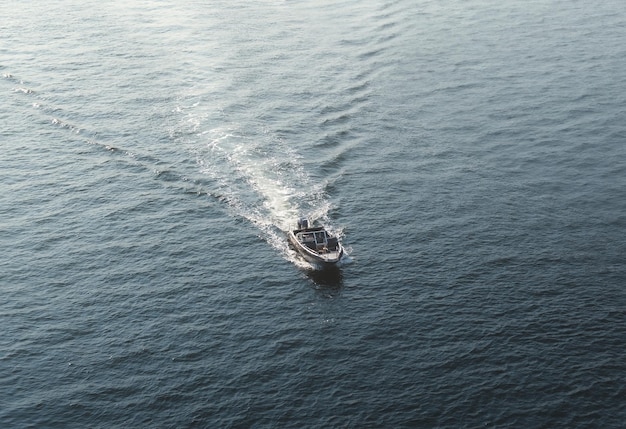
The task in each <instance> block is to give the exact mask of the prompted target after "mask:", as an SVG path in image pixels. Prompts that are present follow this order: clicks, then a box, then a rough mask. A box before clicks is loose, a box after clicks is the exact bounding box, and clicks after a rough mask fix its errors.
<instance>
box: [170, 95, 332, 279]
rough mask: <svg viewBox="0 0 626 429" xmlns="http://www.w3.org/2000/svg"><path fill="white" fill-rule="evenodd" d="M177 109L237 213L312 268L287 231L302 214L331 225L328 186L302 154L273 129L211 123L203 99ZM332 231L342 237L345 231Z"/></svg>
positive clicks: (203, 166) (205, 167)
mask: <svg viewBox="0 0 626 429" xmlns="http://www.w3.org/2000/svg"><path fill="white" fill-rule="evenodd" d="M175 112H176V113H179V114H180V115H181V120H180V122H179V127H180V128H181V129H180V130H176V133H175V134H176V135H181V136H182V137H181V138H180V140H181V141H182V142H183V143H184V145H185V147H186V148H187V149H188V150H189V151H190V152H191V153H193V154H194V155H195V157H196V161H197V163H198V165H199V166H200V171H201V172H202V173H203V174H205V175H206V176H208V177H209V178H211V179H212V180H213V181H214V182H215V185H216V186H217V187H218V189H217V192H218V193H219V195H221V196H222V197H223V198H222V200H223V201H224V202H226V203H227V204H228V206H229V209H230V210H231V211H232V213H233V214H234V215H235V216H240V217H243V218H245V219H247V220H248V221H249V222H251V223H252V224H254V225H255V226H256V227H257V228H258V229H259V236H260V237H262V238H263V239H264V240H265V241H267V242H268V244H270V245H271V246H272V247H273V248H274V249H276V250H277V251H278V252H280V254H281V255H282V256H283V257H284V258H285V259H287V260H289V261H291V262H293V263H294V264H296V265H298V266H299V267H300V268H303V269H312V268H313V267H312V266H311V265H310V264H309V263H308V262H306V261H304V260H302V259H301V258H300V257H299V255H298V254H297V253H296V252H295V251H293V250H292V249H291V248H290V247H289V245H288V241H287V238H286V232H287V231H288V230H289V228H290V227H292V226H294V224H295V220H296V219H297V218H298V217H299V216H307V217H310V218H312V219H318V220H320V221H321V222H323V223H325V224H327V225H328V224H330V222H329V218H328V212H329V210H330V209H331V204H330V202H329V201H328V198H327V196H326V194H325V192H324V189H325V186H326V184H325V183H318V182H315V181H313V180H312V179H311V177H310V176H309V175H308V174H307V173H306V170H305V168H304V165H303V164H302V157H301V156H300V155H299V154H297V153H295V152H294V151H293V149H292V148H291V147H290V146H289V144H288V143H287V142H285V141H283V140H282V139H281V138H279V137H277V136H275V135H274V134H273V133H272V132H271V131H270V130H267V129H260V130H256V129H243V127H241V126H240V125H238V124H235V123H231V124H227V125H224V126H220V127H214V126H210V125H208V123H209V122H210V120H209V119H208V117H209V115H208V114H206V113H204V112H203V111H202V106H200V105H198V103H195V104H191V105H189V106H188V107H184V106H179V107H177V108H176V109H175ZM329 229H330V230H331V231H332V232H333V233H335V234H338V235H340V236H341V235H342V231H341V229H338V228H335V227H333V226H332V225H329Z"/></svg>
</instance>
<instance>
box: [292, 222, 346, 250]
mask: <svg viewBox="0 0 626 429" xmlns="http://www.w3.org/2000/svg"><path fill="white" fill-rule="evenodd" d="M296 238H297V239H298V241H299V242H300V243H302V244H303V245H304V246H306V247H308V248H309V249H311V250H314V251H316V252H318V253H325V252H330V251H335V250H337V247H338V240H337V237H332V236H330V235H328V233H327V232H326V231H325V230H324V229H323V228H322V227H319V228H306V229H305V230H303V231H300V232H297V233H296Z"/></svg>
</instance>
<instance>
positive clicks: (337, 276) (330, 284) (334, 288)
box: [306, 268, 343, 298]
mask: <svg viewBox="0 0 626 429" xmlns="http://www.w3.org/2000/svg"><path fill="white" fill-rule="evenodd" d="M306 275H307V277H308V278H310V279H311V280H312V281H313V283H314V284H315V289H316V290H317V291H318V292H319V293H322V294H323V295H325V296H328V297H329V298H332V297H335V296H337V295H339V293H340V292H341V289H342V287H343V273H342V272H341V269H340V268H327V269H324V270H310V271H307V273H306Z"/></svg>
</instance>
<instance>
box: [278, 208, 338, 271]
mask: <svg viewBox="0 0 626 429" xmlns="http://www.w3.org/2000/svg"><path fill="white" fill-rule="evenodd" d="M289 242H290V243H291V244H292V245H293V247H294V248H295V249H296V250H297V251H298V253H300V254H301V255H302V256H303V257H304V259H306V260H307V261H309V262H311V263H313V264H315V265H318V266H322V267H328V266H334V265H336V264H337V263H338V262H339V261H340V260H341V257H342V256H343V246H342V245H341V243H340V242H339V239H338V238H337V237H336V236H334V235H332V234H330V233H329V232H328V231H326V229H324V227H323V226H313V225H311V224H310V223H309V220H308V219H306V218H300V219H298V226H297V228H296V229H292V230H290V231H289Z"/></svg>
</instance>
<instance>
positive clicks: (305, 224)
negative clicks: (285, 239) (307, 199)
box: [298, 217, 309, 229]
mask: <svg viewBox="0 0 626 429" xmlns="http://www.w3.org/2000/svg"><path fill="white" fill-rule="evenodd" d="M308 227H309V220H308V219H307V218H305V217H301V218H300V219H298V229H305V228H308Z"/></svg>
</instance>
